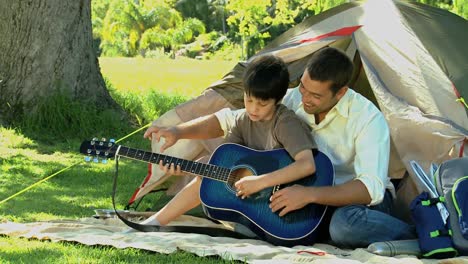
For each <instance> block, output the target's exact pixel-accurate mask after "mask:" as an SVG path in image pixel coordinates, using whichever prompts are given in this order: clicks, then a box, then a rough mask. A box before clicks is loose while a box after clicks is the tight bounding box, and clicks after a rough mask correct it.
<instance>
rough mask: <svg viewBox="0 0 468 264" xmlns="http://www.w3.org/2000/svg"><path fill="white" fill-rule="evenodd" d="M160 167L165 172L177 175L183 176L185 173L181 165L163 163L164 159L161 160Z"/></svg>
mask: <svg viewBox="0 0 468 264" xmlns="http://www.w3.org/2000/svg"><path fill="white" fill-rule="evenodd" d="M159 169H160V170H162V171H163V172H164V174H167V173H169V174H171V175H176V176H183V175H185V174H184V173H183V172H182V171H181V170H180V165H177V166H175V164H174V163H171V164H165V165H164V164H163V161H162V160H160V161H159Z"/></svg>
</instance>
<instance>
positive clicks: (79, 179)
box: [0, 58, 234, 263]
mask: <svg viewBox="0 0 468 264" xmlns="http://www.w3.org/2000/svg"><path fill="white" fill-rule="evenodd" d="M100 64H101V70H102V73H103V75H104V77H105V78H106V80H107V82H108V84H109V86H110V90H111V94H112V96H113V97H114V98H115V100H116V101H117V102H118V103H119V104H120V105H122V106H123V107H124V109H126V110H127V112H129V113H130V115H131V116H132V117H133V118H134V119H136V120H137V122H136V123H135V122H132V124H140V125H144V124H146V123H147V122H148V121H151V120H153V119H154V118H157V117H158V116H159V115H161V114H162V113H164V112H165V111H167V110H168V109H171V108H173V107H174V106H175V105H177V104H179V103H181V102H183V101H185V100H189V99H190V98H192V97H194V96H197V95H198V94H200V92H201V91H203V90H204V89H205V88H206V87H207V86H208V85H209V84H210V83H212V82H214V81H216V80H218V79H220V78H221V77H222V76H223V75H224V74H226V73H227V72H228V71H229V70H230V69H231V68H232V67H233V66H234V62H223V61H196V60H167V61H158V60H151V59H128V58H101V59H100ZM57 101H60V102H61V103H59V104H57V103H56V102H57ZM52 103H54V104H56V105H55V108H51V109H54V112H66V111H71V110H69V108H75V110H76V109H80V108H79V106H76V105H73V104H70V102H67V101H65V102H64V101H63V100H55V101H53V102H52ZM149 106H152V107H154V108H157V109H158V110H148V109H150V108H152V107H149ZM51 114H52V115H53V113H51ZM83 116H84V117H82V118H84V119H86V118H88V119H89V120H84V121H83V122H84V123H86V122H88V121H89V122H95V123H96V125H95V129H94V130H92V131H91V132H83V133H80V131H76V133H74V134H73V131H71V133H72V134H69V135H66V133H57V132H56V131H60V129H63V123H61V122H62V121H60V120H59V121H57V122H56V123H53V122H52V124H51V121H47V120H48V119H45V120H46V121H47V122H48V123H47V124H42V126H41V123H36V124H35V126H29V127H27V126H26V127H21V126H19V127H8V128H6V127H0V221H14V222H32V221H45V220H53V219H78V218H82V217H90V216H91V215H93V214H94V211H93V210H94V209H98V208H112V204H111V196H110V195H111V190H112V189H111V187H112V176H113V165H112V164H94V163H93V164H89V163H85V162H83V157H82V156H81V155H80V154H79V153H78V148H79V146H80V143H81V141H82V140H84V139H86V138H90V137H92V136H94V135H96V134H98V135H96V136H102V135H103V134H106V135H107V136H108V137H114V138H116V139H118V138H121V137H123V136H125V135H126V134H128V133H129V132H131V131H134V130H136V129H138V128H139V126H135V125H133V126H131V125H130V124H129V123H126V122H122V123H119V122H115V120H116V119H115V117H112V116H110V115H109V114H106V115H100V116H99V117H96V116H89V117H87V116H88V115H87V114H86V113H83ZM107 117H109V118H107ZM94 119H96V121H93V120H94ZM107 119H109V120H107ZM49 120H54V118H53V117H52V118H51V119H49ZM90 120H91V121H90ZM85 121H86V122H85ZM111 123H112V124H111ZM38 124H39V125H38ZM32 128H36V130H34V129H32ZM143 131H144V130H143ZM143 131H140V132H138V133H136V134H135V135H133V136H131V137H129V138H128V139H126V140H124V141H123V142H121V143H122V144H124V145H129V146H132V147H135V148H143V149H149V143H148V141H147V140H144V139H143V138H142V135H143ZM92 133H94V134H92ZM110 133H114V134H113V135H108V134H110ZM83 134H84V135H83ZM83 137H85V138H83ZM67 167H69V169H67V170H65V171H63V172H61V173H59V174H56V175H55V176H53V177H50V178H49V179H48V180H45V181H43V182H41V183H40V184H36V185H34V187H32V188H30V189H29V190H26V191H24V192H23V193H21V194H18V195H16V196H14V195H15V194H17V193H18V192H20V191H22V190H24V189H25V188H27V187H30V186H32V185H33V184H35V183H37V182H38V181H41V180H43V179H45V178H47V177H49V176H51V175H54V174H55V173H57V172H59V171H61V170H63V169H64V168H67ZM119 172H120V173H119V174H120V178H119V186H126V187H127V188H120V189H119V191H118V196H117V207H119V208H123V207H124V206H125V205H126V202H127V201H128V199H129V198H130V196H131V194H132V193H133V191H134V190H135V188H136V187H137V186H138V185H139V184H140V183H141V181H142V180H143V177H144V176H145V175H146V165H145V164H143V163H141V162H136V161H123V162H121V163H120V167H119ZM152 206H153V204H152V203H151V200H148V201H146V202H145V203H142V204H141V205H140V208H141V209H142V210H145V209H147V208H150V207H152ZM110 262H112V263H148V262H152V263H231V261H226V260H222V259H219V258H201V257H197V256H195V255H193V254H189V253H185V252H178V253H175V254H171V255H163V254H155V253H151V252H146V251H143V250H135V249H116V248H111V247H99V246H98V247H87V246H83V245H78V244H72V243H52V242H43V241H37V240H27V239H20V238H9V237H0V263H110Z"/></svg>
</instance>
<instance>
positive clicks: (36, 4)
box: [0, 0, 117, 124]
mask: <svg viewBox="0 0 468 264" xmlns="http://www.w3.org/2000/svg"><path fill="white" fill-rule="evenodd" d="M0 17H1V18H2V22H1V23H0V124H1V123H4V122H7V123H9V122H11V121H12V120H13V119H14V118H18V117H21V116H22V114H24V113H29V112H31V111H34V110H35V105H36V104H37V102H38V100H40V99H41V98H44V97H47V96H48V95H49V96H50V95H51V94H52V93H54V92H55V91H56V90H57V89H60V90H61V91H62V93H64V94H66V95H68V96H70V97H71V98H72V99H73V100H82V99H84V100H86V102H88V104H91V105H93V106H96V105H97V106H100V107H102V108H109V107H115V106H117V104H116V103H115V102H114V101H113V99H112V98H111V97H110V95H109V92H108V91H107V89H106V86H105V83H104V80H103V78H102V75H101V73H100V70H99V63H98V60H97V57H96V54H95V52H94V49H93V39H92V28H91V0H21V1H14V0H2V1H0Z"/></svg>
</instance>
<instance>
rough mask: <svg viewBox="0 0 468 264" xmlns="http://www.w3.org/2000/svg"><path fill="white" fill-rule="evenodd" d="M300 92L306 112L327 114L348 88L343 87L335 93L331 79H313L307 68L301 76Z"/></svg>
mask: <svg viewBox="0 0 468 264" xmlns="http://www.w3.org/2000/svg"><path fill="white" fill-rule="evenodd" d="M299 92H300V93H301V95H302V104H303V107H304V111H305V112H306V113H308V114H311V115H315V114H323V115H325V114H326V113H328V111H330V109H332V108H333V106H335V105H336V103H338V101H339V100H340V99H341V97H343V95H344V94H345V92H346V89H344V87H343V88H341V89H340V90H339V91H338V92H337V93H336V94H335V95H334V94H333V92H332V90H331V81H324V82H320V81H316V80H312V79H311V78H310V76H309V73H308V72H307V70H306V71H305V72H304V74H303V75H302V78H301V83H300V85H299Z"/></svg>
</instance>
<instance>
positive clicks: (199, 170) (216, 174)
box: [115, 145, 231, 182]
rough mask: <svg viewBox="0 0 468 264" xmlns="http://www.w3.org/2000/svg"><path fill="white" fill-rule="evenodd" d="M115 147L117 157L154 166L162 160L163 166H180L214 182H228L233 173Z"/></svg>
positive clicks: (185, 170)
mask: <svg viewBox="0 0 468 264" xmlns="http://www.w3.org/2000/svg"><path fill="white" fill-rule="evenodd" d="M115 147H116V148H117V152H116V155H119V156H123V157H127V158H130V159H134V160H139V161H144V162H147V163H152V164H159V162H160V161H161V160H162V163H163V164H174V165H175V166H177V165H179V166H180V169H181V170H182V171H183V172H187V173H190V174H195V175H199V176H202V177H205V178H210V179H213V180H218V181H222V182H227V181H228V178H229V174H230V173H231V170H230V169H228V168H224V167H220V166H216V165H211V164H205V163H201V162H195V161H191V160H186V159H180V158H176V157H172V156H168V155H163V154H158V153H154V152H149V151H144V150H140V149H134V148H129V147H125V146H121V145H120V146H118V145H115Z"/></svg>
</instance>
